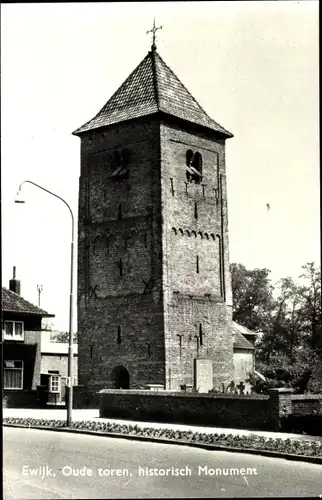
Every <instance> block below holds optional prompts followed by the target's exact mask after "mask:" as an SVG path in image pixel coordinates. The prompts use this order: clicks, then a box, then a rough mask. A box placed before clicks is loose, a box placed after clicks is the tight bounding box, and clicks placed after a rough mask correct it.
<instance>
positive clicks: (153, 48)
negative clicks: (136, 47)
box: [146, 17, 162, 50]
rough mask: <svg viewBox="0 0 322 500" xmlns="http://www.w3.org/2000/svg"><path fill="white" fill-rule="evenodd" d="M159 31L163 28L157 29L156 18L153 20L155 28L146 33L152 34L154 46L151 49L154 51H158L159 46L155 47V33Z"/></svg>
mask: <svg viewBox="0 0 322 500" xmlns="http://www.w3.org/2000/svg"><path fill="white" fill-rule="evenodd" d="M158 30H162V26H158V27H157V28H156V27H155V17H154V18H153V28H152V30H148V31H147V32H146V33H147V34H148V33H152V45H151V49H152V50H157V46H156V45H155V33H156V31H158Z"/></svg>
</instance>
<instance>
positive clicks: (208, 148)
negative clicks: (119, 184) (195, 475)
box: [161, 122, 234, 390]
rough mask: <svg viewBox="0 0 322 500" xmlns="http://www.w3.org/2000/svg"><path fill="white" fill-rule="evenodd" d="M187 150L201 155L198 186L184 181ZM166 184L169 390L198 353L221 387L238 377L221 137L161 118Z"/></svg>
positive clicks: (184, 379) (185, 379) (183, 380)
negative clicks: (207, 361)
mask: <svg viewBox="0 0 322 500" xmlns="http://www.w3.org/2000/svg"><path fill="white" fill-rule="evenodd" d="M188 149H191V150H192V151H194V152H196V151H198V152H200V153H201V155H202V158H203V164H202V173H203V179H202V183H201V184H195V183H188V182H187V178H186V153H187V150H188ZM161 186H162V188H161V189H162V195H161V196H162V213H163V216H164V224H163V234H162V244H163V287H164V316H165V344H166V376H167V384H166V388H168V389H174V390H175V389H180V386H181V385H183V384H188V385H191V384H193V379H194V376H193V359H194V358H196V357H198V358H208V359H209V358H210V359H212V360H213V385H214V388H216V389H221V387H222V384H224V385H227V384H229V383H230V382H231V381H232V380H234V365H233V338H232V332H231V321H232V311H231V306H232V299H231V282H230V275H229V249H228V244H229V242H228V218H227V196H226V170H225V143H224V141H223V140H222V139H219V138H218V136H216V135H215V134H211V135H204V134H202V133H200V131H198V130H196V129H193V128H191V127H189V126H188V125H186V124H185V126H184V129H183V128H180V127H178V126H175V125H174V124H173V123H172V124H170V123H169V122H167V123H166V122H163V123H162V125H161ZM221 255H222V257H221ZM197 256H198V272H197ZM200 325H201V326H200ZM200 329H201V331H202V341H201V340H200Z"/></svg>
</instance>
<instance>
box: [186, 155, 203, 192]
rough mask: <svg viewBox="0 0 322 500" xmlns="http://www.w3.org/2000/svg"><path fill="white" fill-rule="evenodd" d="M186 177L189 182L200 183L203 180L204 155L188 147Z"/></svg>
mask: <svg viewBox="0 0 322 500" xmlns="http://www.w3.org/2000/svg"><path fill="white" fill-rule="evenodd" d="M186 177H187V180H188V181H189V182H194V183H195V184H200V182H201V181H202V156H201V154H200V153H199V151H196V152H193V151H192V150H191V149H188V151H187V153H186Z"/></svg>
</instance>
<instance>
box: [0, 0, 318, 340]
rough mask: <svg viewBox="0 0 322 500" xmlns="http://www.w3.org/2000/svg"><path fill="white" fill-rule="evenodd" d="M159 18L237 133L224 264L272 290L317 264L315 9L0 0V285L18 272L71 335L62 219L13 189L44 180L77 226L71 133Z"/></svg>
mask: <svg viewBox="0 0 322 500" xmlns="http://www.w3.org/2000/svg"><path fill="white" fill-rule="evenodd" d="M154 16H155V18H156V24H157V26H159V25H162V30H158V32H157V47H158V52H159V54H160V55H161V57H162V58H163V59H164V61H165V62H166V63H167V64H168V66H170V68H171V69H172V70H173V71H174V72H175V73H176V75H177V76H178V77H179V79H180V80H181V81H182V82H183V83H184V85H185V86H186V87H187V88H188V90H189V91H190V92H191V93H192V95H193V96H194V97H195V98H196V100H197V101H198V102H199V103H200V104H201V106H202V107H203V108H204V109H205V111H206V112H207V113H208V114H209V116H210V117H211V118H213V119H214V120H215V121H217V122H219V123H220V124H221V125H222V126H224V127H225V128H226V129H228V130H229V131H231V132H232V133H233V134H234V138H232V139H229V140H227V142H226V168H227V183H228V219H229V239H230V245H229V246H230V261H231V262H239V263H242V264H244V265H245V266H246V267H248V268H250V269H254V268H256V267H259V268H262V267H266V268H268V269H270V270H271V277H272V280H273V282H274V281H277V280H278V279H280V278H281V277H285V276H292V277H293V278H296V277H297V276H298V275H299V274H300V273H301V266H302V265H303V264H305V263H306V262H308V261H315V262H317V263H318V264H320V179H319V101H318V92H319V81H318V76H319V75H318V72H319V67H318V35H319V33H318V2H317V1H299V2H293V1H279V2H274V1H271V2H266V1H261V2H260V1H254V2H247V1H243V2H238V1H237V2H230V1H225V2H165V3H162V2H161V3H158V2H146V3H134V2H133V3H132V2H131V3H121V2H119V3H65V4H64V3H59V4H58V3H57V4H44V3H43V4H19V3H16V4H2V5H1V47H2V49H1V65H2V78H1V95H2V106H1V123H2V130H1V136H2V137H1V143H2V144H1V155H2V162H1V164H2V165H1V167H2V193H1V194H2V285H3V286H8V282H9V279H10V278H11V277H12V268H13V266H16V268H17V277H18V278H19V279H20V280H21V293H22V295H23V296H24V298H26V299H27V300H29V301H31V302H33V303H35V304H36V305H37V303H38V292H37V285H42V287H43V290H42V293H41V302H40V305H41V307H42V308H44V309H46V310H47V311H49V312H50V313H53V314H55V315H56V317H55V319H54V320H53V322H52V327H53V328H55V329H60V330H68V312H69V283H70V242H71V217H70V214H69V212H68V209H67V207H66V206H65V205H64V204H63V203H62V202H60V201H59V200H57V199H55V198H54V197H52V196H50V195H49V194H47V193H44V192H43V191H41V190H39V189H37V188H36V187H34V186H31V185H28V184H25V185H24V186H23V188H22V194H23V198H24V200H25V204H15V203H14V200H15V197H16V193H17V190H18V186H19V185H20V183H21V182H23V181H25V180H31V181H33V182H36V183H37V184H40V185H41V186H43V187H45V188H46V189H49V190H50V191H52V192H54V193H55V194H57V195H59V196H61V197H62V198H64V199H65V200H66V201H67V202H68V203H69V205H70V206H71V208H72V210H73V212H74V214H75V217H76V218H77V203H78V202H77V199H78V179H79V173H80V139H79V138H78V137H75V136H72V135H71V132H72V131H73V130H75V129H76V128H78V127H79V126H80V125H82V124H84V123H85V122H86V121H87V120H89V119H90V118H92V117H93V116H94V115H96V113H97V112H98V111H99V110H100V109H101V108H102V106H103V105H104V104H105V103H106V101H107V100H108V99H109V98H110V97H111V95H112V94H113V93H114V92H115V91H116V90H117V88H118V87H119V86H120V85H121V84H122V83H123V81H124V80H125V79H126V78H127V76H128V75H129V74H130V73H131V72H132V71H133V70H134V69H135V67H136V66H137V65H138V64H139V63H140V62H141V60H142V59H143V58H144V57H145V55H146V54H147V52H148V51H149V50H150V46H151V35H148V34H147V33H146V32H147V30H149V29H151V28H152V25H153V17H154ZM267 204H269V206H270V209H268V208H267ZM76 237H77V232H76ZM76 257H77V254H76V255H75V262H76ZM75 273H76V264H75ZM74 304H75V307H76V279H75V301H74ZM76 328H77V325H76V316H75V317H74V330H75V329H76Z"/></svg>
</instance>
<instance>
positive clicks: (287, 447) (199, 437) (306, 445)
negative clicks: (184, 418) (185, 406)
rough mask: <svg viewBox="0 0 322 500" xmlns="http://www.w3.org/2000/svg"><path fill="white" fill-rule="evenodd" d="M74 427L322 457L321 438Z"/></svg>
mask: <svg viewBox="0 0 322 500" xmlns="http://www.w3.org/2000/svg"><path fill="white" fill-rule="evenodd" d="M3 423H4V424H14V425H22V426H26V427H46V428H58V429H59V428H64V427H67V423H66V421H65V420H45V419H35V418H16V417H7V418H4V419H3ZM71 428H74V429H89V430H91V431H95V430H96V431H102V430H103V431H106V432H109V433H114V434H127V435H136V436H144V437H149V438H161V437H165V438H167V439H172V440H174V441H176V442H181V443H185V442H200V443H206V444H216V445H220V446H224V447H226V448H227V449H229V448H247V449H253V450H258V451H260V450H269V451H278V452H282V453H288V454H292V455H306V456H312V457H322V443H321V442H318V441H313V442H311V441H297V440H290V439H281V438H269V439H267V438H265V437H264V436H256V435H255V434H250V435H248V436H243V435H233V434H220V435H219V434H206V433H201V432H193V431H191V430H189V431H174V430H173V429H156V428H155V427H143V428H142V427H139V426H138V425H135V426H132V425H127V424H112V423H110V422H95V421H90V420H89V421H85V420H83V421H77V422H73V423H72V424H71Z"/></svg>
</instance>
